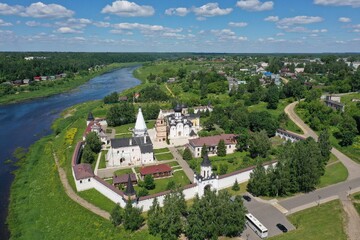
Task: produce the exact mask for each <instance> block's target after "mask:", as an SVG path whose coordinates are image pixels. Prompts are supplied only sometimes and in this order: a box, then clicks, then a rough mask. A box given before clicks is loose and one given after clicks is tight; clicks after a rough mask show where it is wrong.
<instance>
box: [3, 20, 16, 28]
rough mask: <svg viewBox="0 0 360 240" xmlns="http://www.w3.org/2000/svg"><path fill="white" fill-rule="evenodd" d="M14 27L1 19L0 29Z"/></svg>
mask: <svg viewBox="0 0 360 240" xmlns="http://www.w3.org/2000/svg"><path fill="white" fill-rule="evenodd" d="M12 25H13V24H12V23H9V22H5V21H4V20H2V19H0V27H10V26H12Z"/></svg>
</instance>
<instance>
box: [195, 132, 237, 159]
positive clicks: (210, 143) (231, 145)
mask: <svg viewBox="0 0 360 240" xmlns="http://www.w3.org/2000/svg"><path fill="white" fill-rule="evenodd" d="M220 140H224V143H225V147H226V154H231V153H234V152H235V151H236V144H237V141H236V135H235V134H221V135H216V136H210V137H201V138H195V139H190V140H189V149H190V151H191V153H192V154H193V156H194V157H200V156H201V149H202V147H203V146H204V145H206V148H207V152H208V154H209V156H214V155H216V154H217V146H218V144H219V142H220Z"/></svg>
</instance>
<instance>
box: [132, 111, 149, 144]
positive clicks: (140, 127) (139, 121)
mask: <svg viewBox="0 0 360 240" xmlns="http://www.w3.org/2000/svg"><path fill="white" fill-rule="evenodd" d="M146 135H147V127H146V123H145V120H144V116H143V114H142V112H141V108H139V111H138V114H137V118H136V123H135V128H134V130H133V136H134V137H143V136H146Z"/></svg>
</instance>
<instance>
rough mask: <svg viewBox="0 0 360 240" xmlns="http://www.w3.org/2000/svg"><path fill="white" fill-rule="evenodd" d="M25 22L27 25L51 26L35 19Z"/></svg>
mask: <svg viewBox="0 0 360 240" xmlns="http://www.w3.org/2000/svg"><path fill="white" fill-rule="evenodd" d="M25 24H26V25H27V26H29V27H51V24H49V23H41V22H37V21H27V22H25Z"/></svg>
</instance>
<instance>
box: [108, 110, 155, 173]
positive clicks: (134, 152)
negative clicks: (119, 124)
mask: <svg viewBox="0 0 360 240" xmlns="http://www.w3.org/2000/svg"><path fill="white" fill-rule="evenodd" d="M106 160H107V167H117V166H124V167H125V166H139V165H145V164H151V163H153V162H154V153H153V144H152V142H151V139H150V137H149V136H148V133H147V127H146V124H145V120H144V117H143V114H142V112H141V109H140V108H139V112H138V115H137V118H136V123H135V128H134V129H133V137H130V138H114V139H111V140H110V149H109V151H108V153H107V155H106Z"/></svg>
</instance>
